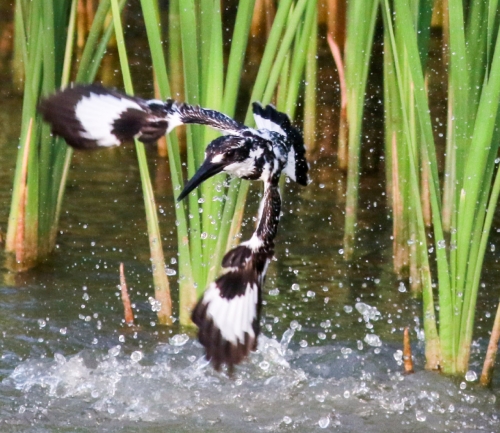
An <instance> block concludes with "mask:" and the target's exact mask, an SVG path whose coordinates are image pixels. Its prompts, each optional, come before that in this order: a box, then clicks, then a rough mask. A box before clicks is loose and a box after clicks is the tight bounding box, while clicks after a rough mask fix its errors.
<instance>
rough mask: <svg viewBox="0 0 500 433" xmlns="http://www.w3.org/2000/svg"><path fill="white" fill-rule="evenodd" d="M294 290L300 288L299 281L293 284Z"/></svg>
mask: <svg viewBox="0 0 500 433" xmlns="http://www.w3.org/2000/svg"><path fill="white" fill-rule="evenodd" d="M292 290H293V291H294V292H296V291H297V290H300V286H299V285H298V284H297V283H294V284H292Z"/></svg>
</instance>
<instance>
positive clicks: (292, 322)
mask: <svg viewBox="0 0 500 433" xmlns="http://www.w3.org/2000/svg"><path fill="white" fill-rule="evenodd" d="M299 326H300V324H299V322H297V321H296V320H292V321H291V322H290V328H291V329H298V328H299Z"/></svg>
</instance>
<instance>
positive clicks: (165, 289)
mask: <svg viewBox="0 0 500 433" xmlns="http://www.w3.org/2000/svg"><path fill="white" fill-rule="evenodd" d="M111 9H112V11H113V22H114V25H115V35H116V42H117V46H118V54H119V57H120V66H121V72H122V76H123V83H124V86H125V91H126V92H127V93H128V94H130V95H133V93H134V89H133V86H132V78H131V76H130V69H129V64H128V58H127V51H126V48H125V40H124V36H123V28H122V24H121V18H120V7H119V5H118V0H111ZM152 13H155V9H153V10H152ZM135 149H136V152H137V161H138V163H139V171H140V176H141V183H142V194H143V197H144V206H145V208H146V221H147V226H148V236H149V248H150V252H151V266H152V270H153V282H154V287H155V298H156V300H157V301H158V302H159V303H160V305H159V308H158V309H157V315H158V320H159V322H160V323H161V324H170V323H172V299H171V297H170V285H169V281H168V277H167V274H166V270H165V259H164V256H163V248H162V242H161V234H160V227H159V224H158V215H157V212H156V204H155V199H154V193H153V187H152V185H151V178H150V176H149V169H148V164H147V159H146V151H145V149H144V144H143V143H141V142H139V141H137V140H135Z"/></svg>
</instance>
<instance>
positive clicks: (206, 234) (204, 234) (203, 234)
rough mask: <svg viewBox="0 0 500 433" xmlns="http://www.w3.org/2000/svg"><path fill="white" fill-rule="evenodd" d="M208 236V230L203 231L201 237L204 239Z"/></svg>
mask: <svg viewBox="0 0 500 433" xmlns="http://www.w3.org/2000/svg"><path fill="white" fill-rule="evenodd" d="M207 237H208V233H207V232H203V233H202V234H201V235H200V238H202V239H206V238H207Z"/></svg>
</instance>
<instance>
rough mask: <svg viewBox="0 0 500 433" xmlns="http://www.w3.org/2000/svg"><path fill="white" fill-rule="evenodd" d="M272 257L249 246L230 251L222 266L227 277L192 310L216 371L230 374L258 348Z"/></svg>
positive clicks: (215, 283) (209, 287)
mask: <svg viewBox="0 0 500 433" xmlns="http://www.w3.org/2000/svg"><path fill="white" fill-rule="evenodd" d="M272 256H273V251H272V249H271V250H269V251H264V250H261V251H254V250H253V249H252V248H251V247H250V246H249V245H247V243H243V244H241V245H239V246H237V247H236V248H233V249H232V250H230V251H229V252H228V253H227V254H226V256H225V257H224V259H223V262H222V266H223V268H224V269H225V270H226V273H225V274H223V275H222V276H220V277H219V278H218V279H217V280H216V281H215V282H213V283H211V284H210V286H208V288H207V290H206V291H205V293H204V294H203V297H202V298H201V299H200V301H199V302H198V304H197V305H196V307H195V309H194V310H193V315H192V320H193V322H194V323H195V324H196V325H197V326H198V328H199V332H198V338H199V340H200V343H201V344H202V345H203V346H204V347H205V350H206V357H207V359H208V360H210V361H211V362H212V364H213V366H214V368H215V369H216V370H219V369H220V367H221V366H222V365H224V364H226V365H228V367H229V370H230V372H231V371H232V369H233V367H234V365H236V364H239V363H240V362H241V361H242V360H243V359H245V358H246V357H247V356H248V354H249V353H250V352H251V351H252V350H255V349H256V348H257V337H258V335H259V333H260V325H259V322H260V312H261V306H262V293H261V288H262V284H263V282H264V277H265V272H266V269H267V265H268V264H269V261H270V260H271V258H272Z"/></svg>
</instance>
